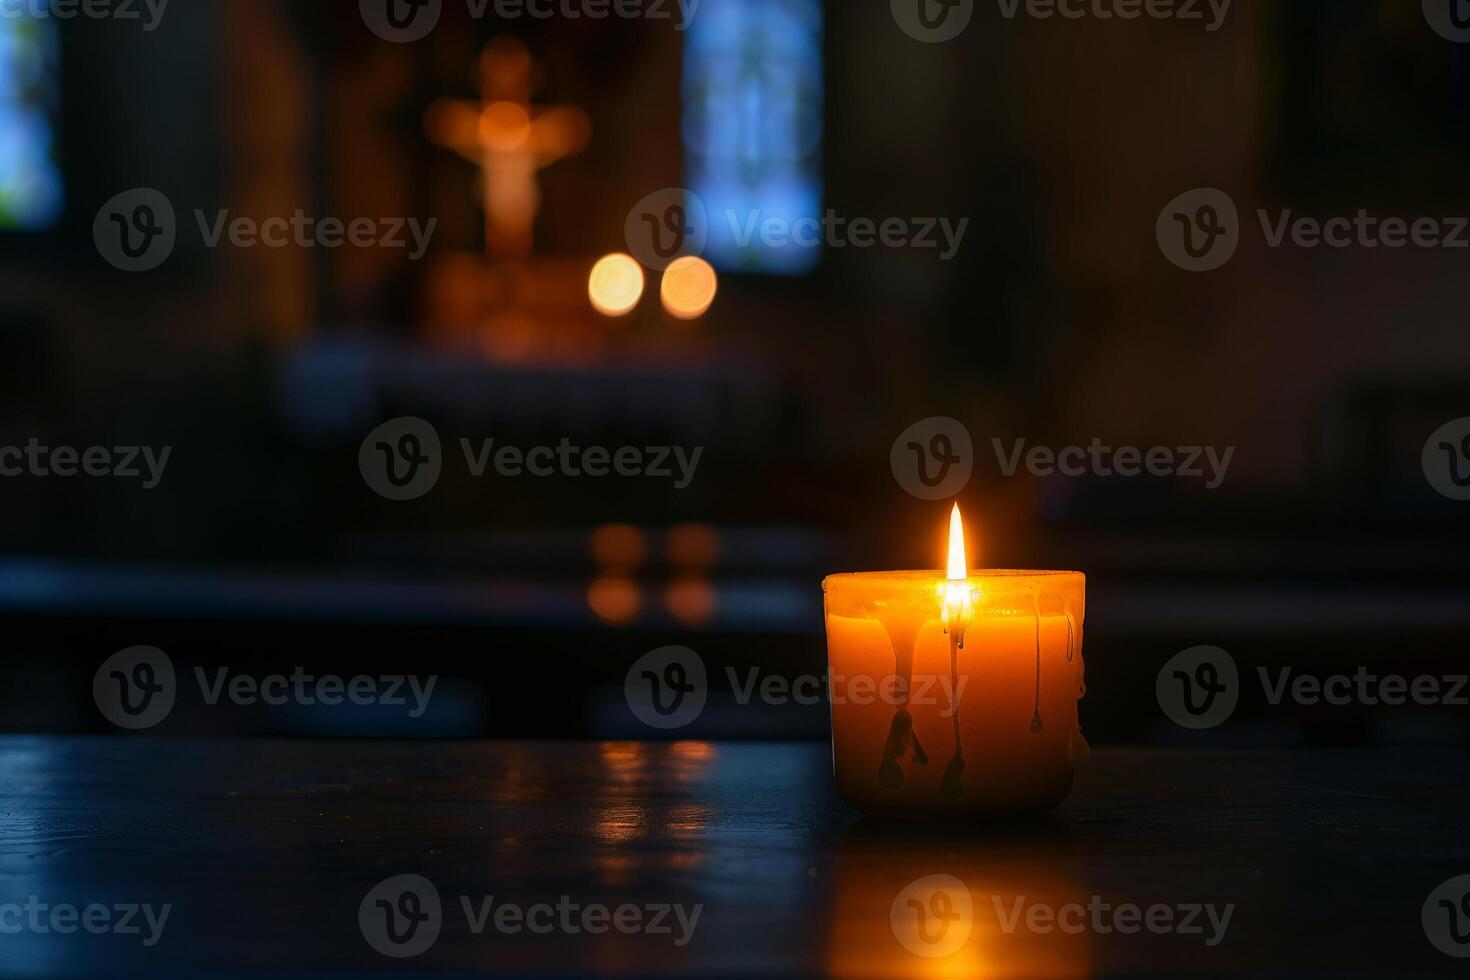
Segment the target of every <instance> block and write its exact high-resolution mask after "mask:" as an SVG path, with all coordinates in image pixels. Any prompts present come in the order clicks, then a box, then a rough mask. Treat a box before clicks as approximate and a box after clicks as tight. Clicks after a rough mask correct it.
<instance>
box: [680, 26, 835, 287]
mask: <svg viewBox="0 0 1470 980" xmlns="http://www.w3.org/2000/svg"><path fill="white" fill-rule="evenodd" d="M822 31H823V25H822V3H821V0H703V2H702V3H700V5H699V8H698V13H697V14H696V16H695V17H694V18H693V22H692V23H691V25H690V27H689V32H688V37H687V40H686V42H685V53H684V107H685V115H684V141H685V146H686V149H687V168H688V173H687V177H686V183H687V184H688V187H689V189H690V190H691V191H693V192H694V193H695V194H697V195H698V196H699V198H700V200H701V201H702V202H703V203H704V206H705V210H706V212H707V217H708V221H709V244H708V246H707V247H706V250H705V257H706V258H708V259H709V260H710V261H711V262H712V263H713V264H714V265H715V266H717V267H719V268H721V269H725V270H729V271H732V272H752V273H770V274H776V275H800V274H802V273H806V272H809V271H811V270H812V268H814V267H815V266H816V264H817V263H818V262H819V261H821V244H820V242H821V235H820V234H819V233H816V232H815V231H814V229H815V228H816V225H815V222H817V221H818V220H819V219H820V217H821V214H822V100H823V91H822V88H823V86H822ZM793 228H794V229H796V232H797V233H796V234H795V235H794V236H792V235H791V234H789V232H790V230H791V229H793ZM768 230H773V231H774V233H768Z"/></svg>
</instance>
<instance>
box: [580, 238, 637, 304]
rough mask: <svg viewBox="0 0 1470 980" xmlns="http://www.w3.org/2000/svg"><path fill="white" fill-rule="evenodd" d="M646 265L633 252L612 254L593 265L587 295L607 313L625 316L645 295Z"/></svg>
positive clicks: (588, 280)
mask: <svg viewBox="0 0 1470 980" xmlns="http://www.w3.org/2000/svg"><path fill="white" fill-rule="evenodd" d="M643 287H644V279H643V267H642V266H640V265H639V264H638V262H637V261H636V260H635V259H634V258H633V257H632V256H631V255H623V254H621V253H616V252H615V253H613V254H612V255H608V256H604V257H603V258H601V259H599V260H598V261H597V264H596V265H594V266H593V267H592V275H591V276H589V277H588V279H587V295H588V297H589V298H590V299H591V300H592V306H593V307H594V308H595V309H596V310H597V312H599V313H601V314H603V315H604V316H625V315H626V314H628V313H631V312H632V311H633V309H634V308H635V307H636V306H637V305H638V301H639V300H641V299H642V298H643Z"/></svg>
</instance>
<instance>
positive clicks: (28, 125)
mask: <svg viewBox="0 0 1470 980" xmlns="http://www.w3.org/2000/svg"><path fill="white" fill-rule="evenodd" d="M58 90H59V84H58V78H57V38H56V22H55V21H54V20H52V19H50V18H47V19H37V18H35V17H32V16H30V15H27V14H25V13H22V12H21V11H20V10H19V9H16V10H11V11H7V13H6V15H5V16H4V17H0V230H22V231H34V230H40V229H43V228H47V227H50V226H51V225H52V224H54V223H55V222H56V219H57V218H58V217H59V216H60V214H61V194H62V189H61V171H60V169H59V167H58V165H57V149H56V120H57V109H58V101H59V98H58Z"/></svg>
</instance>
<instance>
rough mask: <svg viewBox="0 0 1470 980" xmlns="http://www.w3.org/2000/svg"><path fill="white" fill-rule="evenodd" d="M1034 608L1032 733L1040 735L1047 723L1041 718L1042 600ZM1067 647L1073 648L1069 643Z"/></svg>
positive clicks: (1035, 602) (1037, 600)
mask: <svg viewBox="0 0 1470 980" xmlns="http://www.w3.org/2000/svg"><path fill="white" fill-rule="evenodd" d="M1032 608H1034V609H1035V611H1036V700H1035V702H1034V703H1033V705H1032V715H1031V734H1032V735H1040V734H1041V730H1042V729H1043V728H1045V727H1046V723H1045V722H1043V721H1042V720H1041V600H1040V599H1036V600H1034V601H1033V602H1032ZM1067 649H1068V650H1069V651H1070V650H1071V645H1070V644H1068V647H1067Z"/></svg>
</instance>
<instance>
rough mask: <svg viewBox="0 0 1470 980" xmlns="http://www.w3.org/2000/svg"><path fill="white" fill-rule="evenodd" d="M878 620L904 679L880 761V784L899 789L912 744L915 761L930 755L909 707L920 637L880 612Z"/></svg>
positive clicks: (926, 760)
mask: <svg viewBox="0 0 1470 980" xmlns="http://www.w3.org/2000/svg"><path fill="white" fill-rule="evenodd" d="M878 621H879V622H880V623H882V624H883V629H884V630H885V631H886V632H887V633H888V641H889V643H891V644H892V646H893V667H894V670H893V672H894V674H895V676H897V677H900V678H902V679H903V685H902V687H901V688H900V690H902V692H903V694H902V697H903V701H904V703H903V704H900V705H899V706H898V709H897V710H896V711H894V713H893V723H892V724H891V725H889V726H888V739H887V740H886V741H885V742H884V744H883V761H882V762H881V763H880V764H879V765H878V785H879V786H882V787H883V788H884V789H898V788H899V787H901V786H902V785H903V766H901V765H900V764H899V762H900V760H902V759H903V757H904V755H906V754H907V752H908V749H909V746H910V745H912V746H913V750H914V762H915V763H917V764H918V765H921V766H927V765H928V764H929V755H928V753H926V752H925V751H924V746H922V745H920V744H919V737H918V736H917V735H915V734H914V716H913V715H912V714H910V713H909V709H908V690H909V685H910V684H911V683H912V680H913V673H914V643H915V641H916V640H917V637H915V636H913V635H912V634H910V633H908V632H907V631H905V630H902V629H895V628H893V627H891V626H889V624H888V623H887V622H886V621H884V619H883V616H882V614H881V613H880V614H879V616H878Z"/></svg>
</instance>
